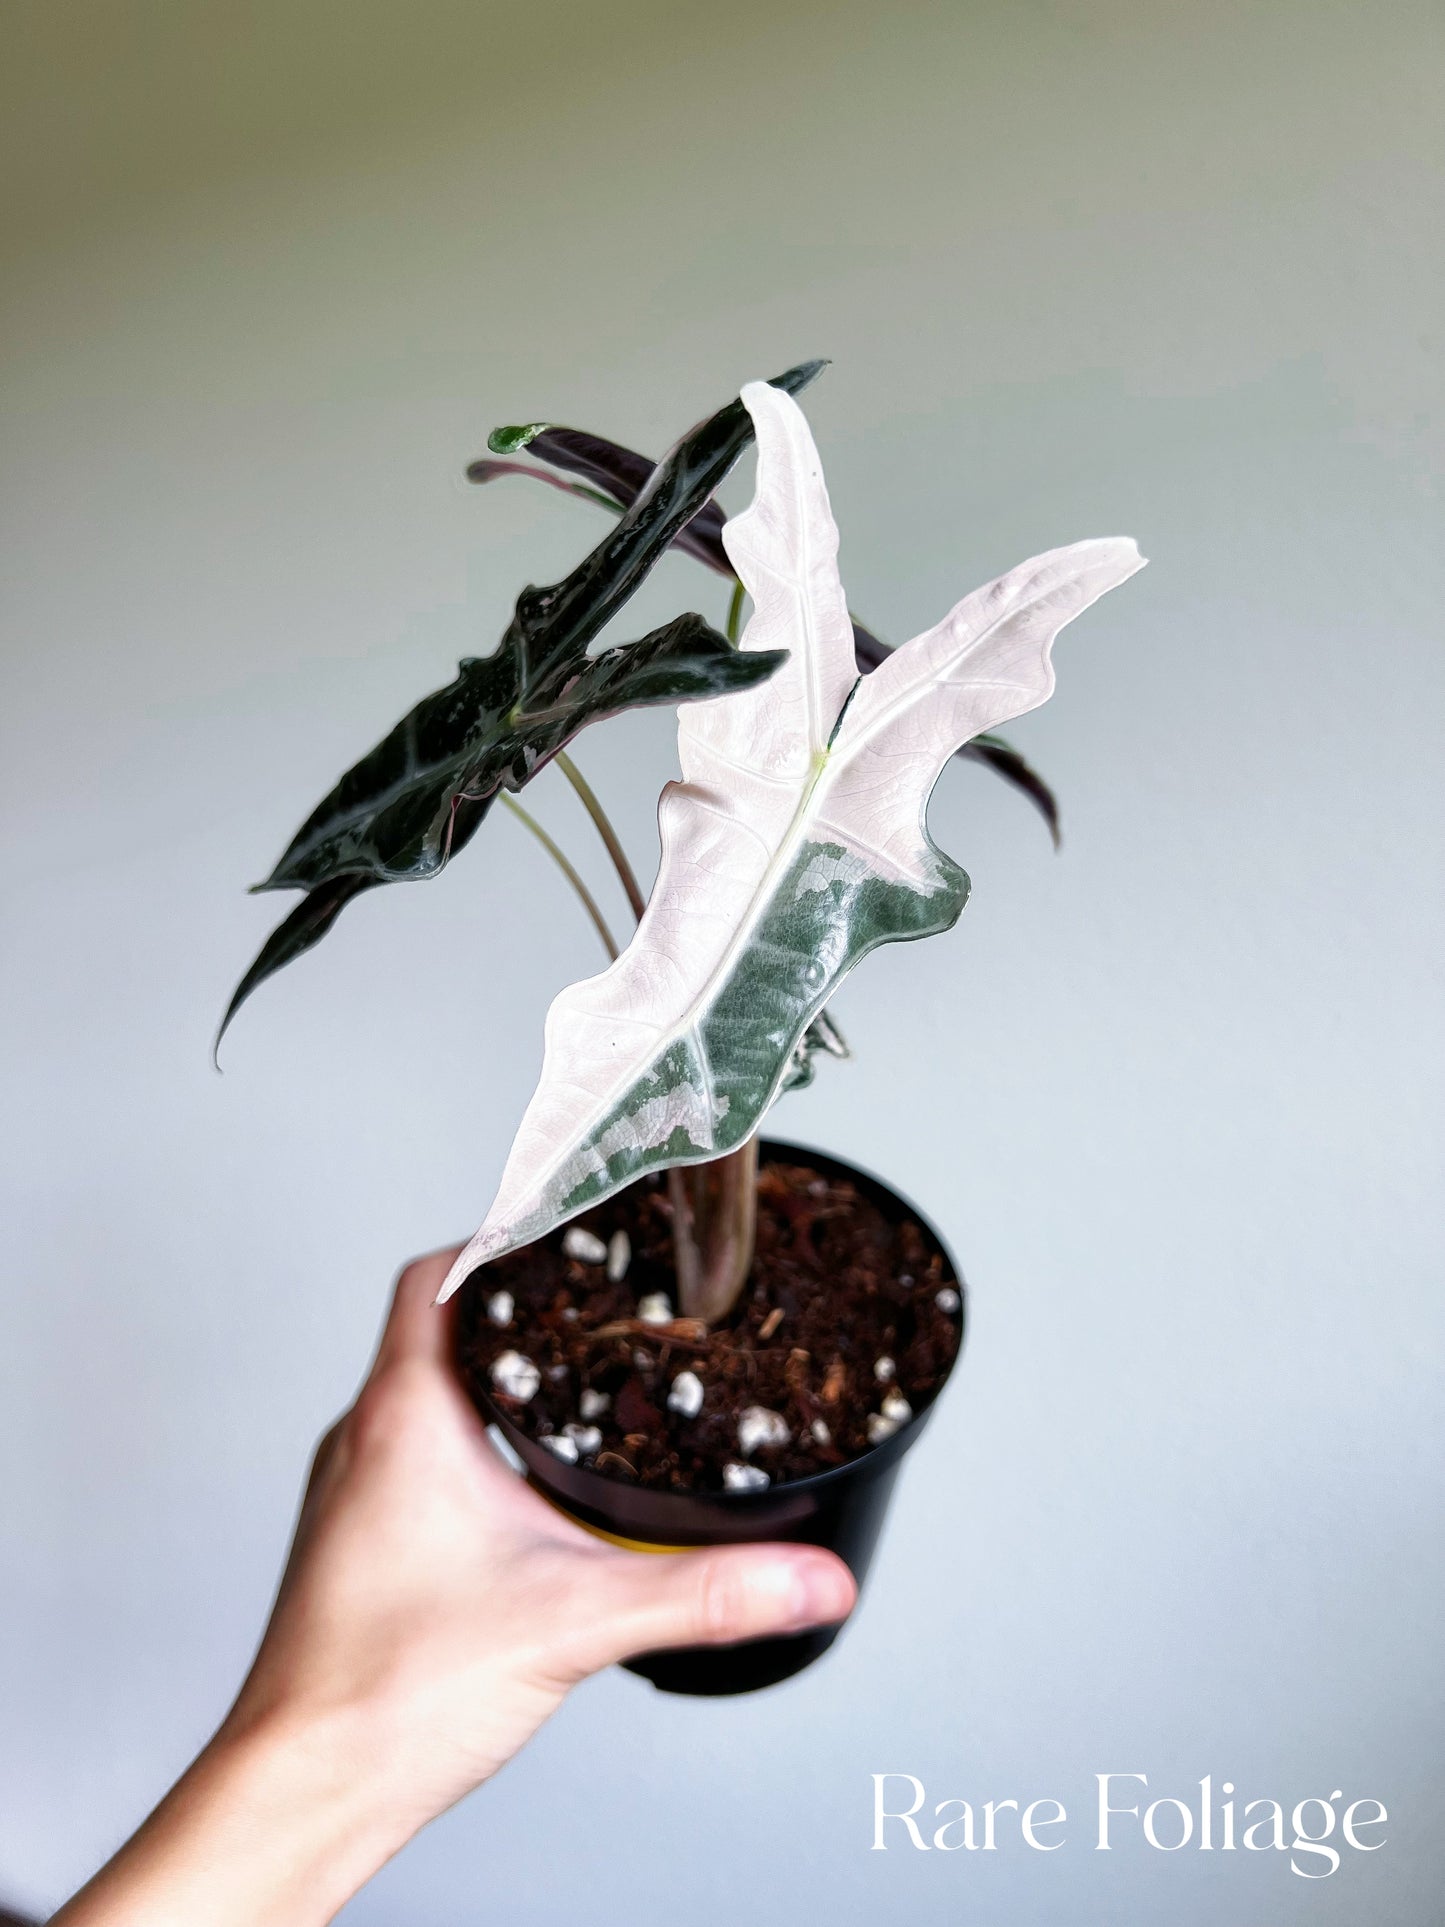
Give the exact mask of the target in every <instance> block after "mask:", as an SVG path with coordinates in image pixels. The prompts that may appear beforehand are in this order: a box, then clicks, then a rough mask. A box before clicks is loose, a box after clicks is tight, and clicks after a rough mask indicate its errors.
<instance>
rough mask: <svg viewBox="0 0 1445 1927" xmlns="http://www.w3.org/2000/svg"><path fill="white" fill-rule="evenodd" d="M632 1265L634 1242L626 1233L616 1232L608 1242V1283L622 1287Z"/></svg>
mask: <svg viewBox="0 0 1445 1927" xmlns="http://www.w3.org/2000/svg"><path fill="white" fill-rule="evenodd" d="M631 1263H632V1240H631V1238H629V1237H628V1235H627V1233H626V1232H625V1231H614V1232H613V1234H612V1236H611V1237H610V1238H609V1239H608V1240H607V1282H608V1284H609V1285H620V1284H621V1283H622V1280H623V1279H624V1278H625V1277H626V1276H627V1267H628V1266H629V1265H630V1264H631Z"/></svg>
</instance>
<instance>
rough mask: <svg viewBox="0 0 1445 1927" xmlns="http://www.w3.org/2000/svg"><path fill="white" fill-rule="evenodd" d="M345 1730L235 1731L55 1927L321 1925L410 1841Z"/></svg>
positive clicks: (265, 1725) (276, 1726) (225, 1734)
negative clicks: (383, 1805) (372, 1785)
mask: <svg viewBox="0 0 1445 1927" xmlns="http://www.w3.org/2000/svg"><path fill="white" fill-rule="evenodd" d="M375 1778H376V1775H375V1773H374V1770H373V1771H367V1770H366V1768H365V1766H364V1765H363V1763H362V1761H361V1760H359V1759H357V1758H356V1749H355V1748H354V1747H353V1746H352V1745H351V1744H349V1742H348V1736H347V1734H346V1732H345V1730H344V1728H341V1727H338V1729H337V1730H334V1731H329V1732H327V1731H323V1730H321V1729H320V1728H319V1727H318V1726H317V1725H316V1724H315V1723H311V1724H308V1725H305V1726H292V1727H290V1728H288V1727H286V1726H285V1725H284V1724H283V1723H282V1722H280V1721H276V1720H273V1721H269V1722H261V1723H257V1724H253V1725H251V1726H249V1727H245V1728H242V1729H237V1728H236V1727H234V1726H233V1725H232V1724H231V1723H229V1722H228V1724H227V1725H226V1726H224V1727H223V1728H222V1729H221V1732H220V1733H219V1734H217V1736H216V1738H215V1739H214V1740H213V1741H212V1742H211V1744H210V1745H209V1746H208V1747H207V1748H206V1750H205V1752H204V1753H202V1754H201V1756H200V1758H199V1759H198V1760H197V1761H196V1762H195V1764H194V1765H193V1766H192V1767H191V1768H190V1769H189V1771H188V1772H187V1773H186V1774H185V1775H184V1777H183V1778H182V1779H181V1780H180V1781H178V1782H177V1784H176V1785H175V1786H174V1787H173V1788H172V1789H171V1791H170V1793H169V1794H167V1796H166V1798H165V1799H164V1800H163V1801H162V1802H161V1804H160V1806H159V1807H157V1809H156V1811H155V1812H154V1813H153V1814H152V1815H151V1817H150V1818H149V1819H148V1820H147V1821H146V1823H145V1825H144V1826H143V1827H142V1828H141V1829H140V1831H139V1832H138V1833H137V1834H136V1835H135V1836H134V1837H133V1838H132V1839H131V1840H129V1841H128V1842H127V1843H126V1845H125V1846H124V1847H122V1848H121V1850H120V1852H119V1853H118V1854H117V1855H116V1857H115V1858H114V1859H113V1860H112V1861H110V1862H109V1863H108V1865H106V1866H105V1867H103V1868H102V1869H101V1871H100V1872H99V1873H98V1874H97V1875H96V1876H95V1878H94V1879H93V1880H92V1881H91V1882H90V1883H89V1884H88V1885H87V1886H86V1887H84V1888H83V1889H82V1890H81V1892H80V1893H78V1894H77V1895H76V1896H75V1898H74V1899H73V1900H72V1901H70V1902H69V1903H68V1905H66V1906H65V1907H63V1908H62V1909H61V1910H60V1912H59V1913H58V1914H57V1915H56V1916H55V1917H54V1920H53V1922H52V1927H323V1923H325V1922H327V1921H329V1920H331V1919H332V1918H333V1916H334V1915H335V1914H336V1913H337V1912H338V1910H339V1909H340V1908H341V1907H342V1906H343V1905H344V1904H345V1902H346V1901H347V1900H348V1899H350V1897H351V1895H352V1894H354V1893H355V1892H356V1891H357V1889H358V1888H359V1887H361V1886H362V1885H364V1883H365V1882H366V1881H367V1880H369V1879H370V1877H371V1876H372V1874H374V1873H375V1872H376V1870H377V1868H378V1867H380V1866H382V1865H383V1864H384V1863H385V1862H386V1861H387V1860H388V1859H390V1857H391V1856H392V1854H393V1853H395V1852H396V1851H397V1849H398V1848H399V1847H400V1846H402V1845H403V1844H404V1842H405V1840H406V1838H407V1837H408V1834H409V1832H410V1831H411V1829H410V1827H409V1826H407V1825H405V1824H403V1823H402V1822H401V1821H400V1820H399V1819H396V1818H391V1817H389V1816H388V1815H387V1814H386V1813H385V1812H384V1811H382V1810H381V1809H380V1808H379V1806H378V1804H377V1802H376V1799H375V1795H374V1793H372V1792H369V1791H368V1782H374V1780H375Z"/></svg>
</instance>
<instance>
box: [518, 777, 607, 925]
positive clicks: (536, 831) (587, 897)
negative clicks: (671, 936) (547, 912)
mask: <svg viewBox="0 0 1445 1927" xmlns="http://www.w3.org/2000/svg"><path fill="white" fill-rule="evenodd" d="M500 795H501V800H502V802H503V803H504V804H505V805H506V807H507V808H508V809H509V810H510V811H511V812H512V814H513V816H515V817H516V818H517V820H518V822H520V823H524V824H525V825H526V826H527V828H528V829H529V830H530V831H531V832H532V834H533V836H535V837H536V839H537V841H538V842H539V843H540V844H541V846H542V848H543V849H544V850H545V851H546V852H547V854H548V856H550V857H551V859H552V861H553V862H554V863H555V864H556V865H557V868H558V869H559V870H560V871H561V872H562V874H563V876H564V877H566V879H567V881H568V882H569V883H570V884H571V885H572V888H573V889H574V890H575V891H576V892H577V895H578V896H579V897H580V898H581V901H582V908H583V909H584V910H585V911H586V912H587V914H588V916H589V917H591V919H592V923H593V926H594V928H595V929H596V931H597V934H598V936H599V937H601V939H602V944H603V948H604V949H605V950H606V952H607V955H608V956H609V957H610V958H611V959H612V961H613V962H614V963H615V962H616V961H617V955H618V952H617V945H616V942H615V941H614V939H613V936H612V932H611V931H610V930H609V929H608V928H607V919H606V917H604V916H603V914H602V912H601V910H599V909H598V907H597V899H596V897H594V896H593V894H592V892H591V891H590V890H589V889H588V888H587V885H586V884H585V883H584V882H583V881H582V879H581V877H580V876H579V875H578V874H577V871H576V869H575V868H574V867H573V865H572V863H571V862H570V861H569V859H568V857H567V855H566V853H565V852H564V851H563V850H562V848H561V846H560V845H559V844H557V843H554V842H553V840H552V838H551V837H550V836H548V834H547V832H546V831H545V830H544V829H543V828H542V825H541V824H540V823H539V822H538V821H537V819H536V817H535V816H533V814H532V812H531V811H530V810H524V809H523V808H522V805H521V804H520V803H519V802H518V801H517V799H516V798H515V797H514V796H509V795H508V793H507V792H506V790H502V791H501V792H500Z"/></svg>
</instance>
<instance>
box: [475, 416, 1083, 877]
mask: <svg viewBox="0 0 1445 1927" xmlns="http://www.w3.org/2000/svg"><path fill="white" fill-rule="evenodd" d="M490 446H491V447H492V448H494V449H501V450H506V451H507V452H508V453H510V452H512V451H513V450H516V449H523V448H524V449H526V451H527V453H528V454H529V455H535V456H537V457H538V458H539V459H540V460H541V461H544V462H548V463H550V464H551V466H552V467H553V468H559V469H562V470H563V471H564V472H565V473H567V474H572V475H579V476H581V477H582V478H583V479H582V481H580V482H567V481H563V479H562V477H561V476H559V475H552V474H549V473H548V471H547V470H546V469H545V468H529V467H528V466H527V465H526V464H525V463H523V462H509V461H493V460H490V459H487V458H484V459H483V460H481V461H479V462H473V463H472V464H471V466H470V467H469V468H468V469H467V480H468V481H470V482H492V481H496V480H497V479H498V478H499V477H500V476H503V475H522V476H528V475H530V476H531V477H532V479H533V480H534V481H537V482H546V483H547V484H548V485H549V487H551V488H555V489H560V490H561V491H562V493H563V494H566V495H577V496H581V497H582V498H583V499H584V500H585V501H590V502H595V503H597V504H598V506H599V507H601V508H605V509H610V510H611V511H612V513H613V514H614V515H617V514H620V513H621V512H622V509H623V508H624V507H625V506H626V505H627V504H628V503H630V502H632V501H635V500H636V498H637V495H638V493H639V491H640V490H641V489H642V488H643V487H644V486H645V485H646V483H647V480H648V478H649V476H650V475H651V474H652V469H653V464H652V463H651V461H649V459H648V458H647V456H646V455H639V454H638V453H637V451H636V450H635V449H632V448H624V447H623V445H622V444H621V443H620V442H613V441H609V440H608V439H607V437H606V436H605V435H589V434H587V433H585V432H584V431H583V430H582V429H579V428H558V427H555V426H554V425H553V424H552V423H550V422H529V423H528V424H527V425H526V427H524V428H499V429H497V430H496V431H495V433H494V434H493V435H492V437H491V442H490ZM725 519H726V518H725V517H724V515H723V511H722V508H721V506H720V505H719V504H718V503H717V502H715V501H709V502H705V503H704V504H703V506H702V507H701V508H700V509H699V510H698V512H697V514H696V515H695V516H694V517H693V519H692V520H691V522H689V523H688V524H687V526H686V527H685V528H684V529H683V530H682V531H681V533H680V534H678V535H677V536H675V537H674V538H673V546H674V547H675V548H679V549H682V550H684V551H685V552H686V553H687V554H689V555H691V556H693V557H695V558H696V560H697V561H699V562H701V563H703V564H704V565H705V566H706V567H707V568H709V569H713V570H715V571H716V573H717V574H719V575H722V576H726V577H727V578H728V580H729V581H733V580H734V579H735V577H734V573H733V565H732V563H731V562H730V561H729V560H728V556H727V550H726V548H725V547H724V546H723V533H722V532H723V525H724V521H725ZM892 653H893V651H892V649H891V648H890V647H889V645H888V644H887V643H886V642H882V641H880V640H879V638H878V637H877V636H875V635H874V634H873V632H872V631H871V630H870V629H865V628H864V626H863V624H862V623H861V622H859V621H858V619H857V617H856V616H855V617H854V618H853V654H854V656H855V658H856V660H857V664H858V667H859V669H860V670H861V671H863V672H864V673H865V674H866V673H867V672H868V671H869V670H872V669H876V668H877V667H878V666H879V664H880V663H882V662H886V661H887V659H888V657H889V656H891V655H892ZM958 754H959V755H960V756H962V757H964V758H965V759H967V760H968V761H970V762H975V763H983V764H984V765H985V766H986V767H987V768H989V769H991V770H993V771H994V773H995V774H996V775H998V776H1001V777H1002V778H1003V779H1004V781H1005V782H1006V783H1010V784H1012V786H1013V787H1014V788H1015V789H1016V790H1018V791H1019V792H1020V793H1021V794H1022V795H1024V796H1026V797H1028V799H1029V801H1030V802H1031V803H1032V804H1033V805H1034V807H1035V808H1036V809H1037V810H1038V812H1039V814H1040V815H1041V816H1042V817H1043V819H1044V821H1045V822H1046V823H1047V824H1048V826H1049V835H1050V836H1051V837H1052V838H1053V840H1054V848H1055V849H1057V848H1058V845H1059V805H1058V799H1057V798H1056V797H1055V795H1054V793H1053V791H1052V790H1051V789H1050V788H1049V786H1048V784H1047V783H1046V782H1045V781H1044V779H1043V777H1042V776H1040V775H1039V774H1038V772H1037V770H1035V769H1033V768H1032V767H1031V766H1030V765H1029V764H1028V763H1026V762H1025V761H1024V759H1023V757H1022V756H1020V754H1019V752H1018V751H1017V750H1016V749H1015V748H1014V747H1013V745H1012V743H1006V742H1005V741H1004V740H1003V738H1002V737H1001V736H983V737H979V738H976V739H975V740H974V741H973V742H971V743H964V744H962V745H961V746H960V748H959V750H958Z"/></svg>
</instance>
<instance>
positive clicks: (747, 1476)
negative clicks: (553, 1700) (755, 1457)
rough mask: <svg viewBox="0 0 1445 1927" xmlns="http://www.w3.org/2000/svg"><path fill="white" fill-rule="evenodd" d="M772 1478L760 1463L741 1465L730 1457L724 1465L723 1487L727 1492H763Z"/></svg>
mask: <svg viewBox="0 0 1445 1927" xmlns="http://www.w3.org/2000/svg"><path fill="white" fill-rule="evenodd" d="M771 1484H772V1480H771V1479H770V1478H769V1477H768V1475H767V1473H766V1472H764V1470H763V1468H762V1467H761V1466H760V1465H739V1464H738V1462H737V1460H736V1459H730V1460H729V1461H728V1463H727V1464H726V1465H725V1466H724V1467H723V1489H724V1491H726V1492H761V1491H762V1489H763V1487H764V1486H765V1485H771Z"/></svg>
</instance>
